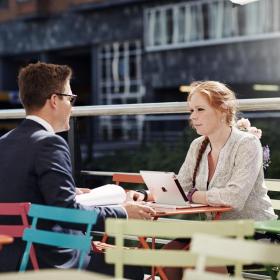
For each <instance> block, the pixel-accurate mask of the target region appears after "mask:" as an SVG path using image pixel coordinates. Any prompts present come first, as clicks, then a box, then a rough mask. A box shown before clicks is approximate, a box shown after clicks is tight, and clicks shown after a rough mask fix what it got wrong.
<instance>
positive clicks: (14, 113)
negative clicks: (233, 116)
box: [0, 97, 280, 119]
mask: <svg viewBox="0 0 280 280" xmlns="http://www.w3.org/2000/svg"><path fill="white" fill-rule="evenodd" d="M238 110H239V111H278V110H280V98H278V97H277V98H257V99H239V100H238ZM188 112H189V109H188V103H187V102H162V103H138V104H120V105H95V106H77V107H74V108H73V111H72V116H73V117H86V116H117V115H147V114H176V113H179V114H180V113H188ZM24 117H25V112H24V110H23V109H5V110H0V119H22V118H24Z"/></svg>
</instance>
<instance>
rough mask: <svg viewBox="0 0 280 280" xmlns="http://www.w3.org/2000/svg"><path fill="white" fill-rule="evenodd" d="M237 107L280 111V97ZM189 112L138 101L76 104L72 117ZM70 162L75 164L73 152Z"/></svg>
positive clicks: (14, 113)
mask: <svg viewBox="0 0 280 280" xmlns="http://www.w3.org/2000/svg"><path fill="white" fill-rule="evenodd" d="M237 108H238V110H239V111H242V112H251V111H280V98H258V99H240V100H237ZM179 113H182V114H183V113H189V108H188V103H187V102H163V103H140V104H123V105H96V106H77V107H74V108H73V111H72V117H93V116H104V115H105V116H109V115H110V116H118V115H148V114H152V115H154V114H179ZM24 117H25V111H24V110H23V109H7V110H0V120H8V119H22V118H24ZM74 133H75V132H74V131H73V130H70V132H69V139H70V140H69V143H70V144H69V146H70V150H71V151H73V149H72V148H71V143H72V142H73V139H74V136H73V135H74ZM71 156H72V163H73V168H74V166H75V164H74V163H75V158H74V156H73V153H71ZM81 173H82V174H84V175H95V176H112V174H113V172H106V171H86V170H82V171H81Z"/></svg>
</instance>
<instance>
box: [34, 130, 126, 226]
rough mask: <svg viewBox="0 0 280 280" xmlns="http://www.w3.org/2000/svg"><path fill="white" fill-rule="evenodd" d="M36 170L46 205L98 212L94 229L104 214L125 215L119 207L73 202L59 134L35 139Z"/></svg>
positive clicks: (67, 162)
mask: <svg viewBox="0 0 280 280" xmlns="http://www.w3.org/2000/svg"><path fill="white" fill-rule="evenodd" d="M35 170H36V176H37V177H38V182H39V191H40V193H41V195H42V196H43V200H44V202H45V204H46V205H51V206H58V207H66V208H75V209H84V210H94V211H96V212H97V213H98V222H97V224H96V226H95V229H97V230H103V229H104V220H105V218H108V217H115V218H125V217H126V213H125V210H124V209H123V208H122V207H95V206H83V205H81V204H79V203H77V202H76V199H75V197H76V189H75V182H74V179H73V177H72V166H71V160H70V153H69V148H68V145H67V143H66V141H65V140H64V139H63V138H62V137H60V136H57V135H53V136H48V137H46V138H44V139H42V140H41V141H40V142H39V143H38V147H37V154H36V160H35Z"/></svg>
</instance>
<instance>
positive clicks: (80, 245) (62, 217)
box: [19, 204, 97, 271]
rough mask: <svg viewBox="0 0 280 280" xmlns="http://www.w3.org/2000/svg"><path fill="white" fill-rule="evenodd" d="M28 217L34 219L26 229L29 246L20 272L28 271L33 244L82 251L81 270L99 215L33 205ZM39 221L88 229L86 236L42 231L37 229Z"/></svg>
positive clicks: (91, 212)
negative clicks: (49, 221) (74, 224)
mask: <svg viewBox="0 0 280 280" xmlns="http://www.w3.org/2000/svg"><path fill="white" fill-rule="evenodd" d="M28 215H29V216H30V217H33V220H32V225H31V228H27V229H25V231H24V234H23V238H22V239H23V240H25V241H27V244H26V248H25V251H24V254H23V257H22V261H21V265H20V269H19V271H25V270H26V267H27V263H28V260H29V254H30V248H31V246H32V243H40V244H44V245H52V246H57V247H61V248H71V249H76V250H80V251H81V254H80V259H79V266H78V268H79V269H81V268H82V265H83V261H84V258H85V256H86V254H87V253H88V251H89V250H90V247H91V236H90V233H91V229H92V226H93V225H94V224H95V223H96V220H97V213H96V212H95V211H85V210H78V209H70V208H62V207H53V206H45V205H38V204H32V205H31V207H30V210H29V213H28ZM38 219H45V220H52V221H61V222H69V223H79V224H87V229H86V233H85V235H74V234H72V235H71V234H69V233H57V232H52V231H47V230H41V229H37V228H36V226H37V222H38Z"/></svg>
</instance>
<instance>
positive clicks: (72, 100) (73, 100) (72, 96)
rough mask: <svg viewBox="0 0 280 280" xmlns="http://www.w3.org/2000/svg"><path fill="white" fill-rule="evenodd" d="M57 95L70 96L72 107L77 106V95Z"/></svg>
mask: <svg viewBox="0 0 280 280" xmlns="http://www.w3.org/2000/svg"><path fill="white" fill-rule="evenodd" d="M56 95H60V96H68V97H69V101H70V103H71V105H72V106H73V105H74V104H75V101H76V99H77V95H76V94H65V93H56Z"/></svg>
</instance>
